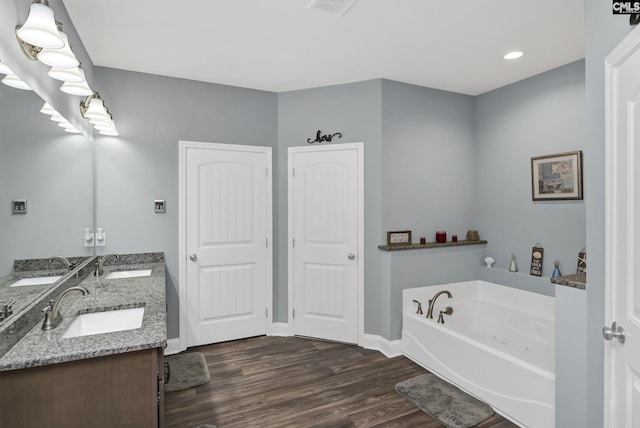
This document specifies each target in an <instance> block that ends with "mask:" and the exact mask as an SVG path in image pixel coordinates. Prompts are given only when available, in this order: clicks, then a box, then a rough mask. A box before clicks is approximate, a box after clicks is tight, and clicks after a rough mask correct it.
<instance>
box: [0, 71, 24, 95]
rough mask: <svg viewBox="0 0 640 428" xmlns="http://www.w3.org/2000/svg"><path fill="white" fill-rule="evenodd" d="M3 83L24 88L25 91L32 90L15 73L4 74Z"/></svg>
mask: <svg viewBox="0 0 640 428" xmlns="http://www.w3.org/2000/svg"><path fill="white" fill-rule="evenodd" d="M2 83H4V84H5V85H7V86H11V87H12V88H16V89H22V90H25V91H30V90H31V87H30V86H29V85H27V83H26V82H25V81H24V80H22V79H21V78H19V77H18V76H16V75H15V74H7V75H6V76H4V78H3V79H2Z"/></svg>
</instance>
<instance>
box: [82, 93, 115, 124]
mask: <svg viewBox="0 0 640 428" xmlns="http://www.w3.org/2000/svg"><path fill="white" fill-rule="evenodd" d="M84 117H85V118H87V119H93V120H94V121H95V120H100V119H111V117H110V115H109V113H108V112H107V109H105V107H104V102H103V101H102V99H101V98H97V97H94V98H91V101H89V106H88V107H87V111H86V112H85V113H84Z"/></svg>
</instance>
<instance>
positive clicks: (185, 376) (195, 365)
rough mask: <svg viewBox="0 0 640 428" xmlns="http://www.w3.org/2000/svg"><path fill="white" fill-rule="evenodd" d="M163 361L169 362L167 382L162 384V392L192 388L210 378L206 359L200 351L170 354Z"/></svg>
mask: <svg viewBox="0 0 640 428" xmlns="http://www.w3.org/2000/svg"><path fill="white" fill-rule="evenodd" d="M164 361H165V363H168V364H169V382H167V384H166V385H165V386H164V392H175V391H182V390H183V389H189V388H193V387H194V386H198V385H202V384H203V383H207V382H209V380H210V379H211V375H210V374H209V368H208V367H207V361H206V360H205V358H204V355H202V354H201V353H200V352H189V353H187V354H177V355H170V356H168V357H165V359H164Z"/></svg>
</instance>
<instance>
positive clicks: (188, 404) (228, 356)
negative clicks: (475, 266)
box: [165, 336, 516, 428]
mask: <svg viewBox="0 0 640 428" xmlns="http://www.w3.org/2000/svg"><path fill="white" fill-rule="evenodd" d="M196 351H197V352H202V353H203V354H204V355H205V357H206V359H207V364H208V366H209V372H210V373H211V381H210V382H209V383H207V384H205V385H201V386H199V387H196V388H191V389H189V390H186V391H178V392H173V393H169V394H165V424H166V426H167V427H168V428H171V427H192V426H197V425H200V424H212V425H216V426H217V427H218V428H225V427H242V428H247V427H261V428H267V427H296V428H297V427H304V428H307V427H402V428H411V427H423V428H438V427H441V426H442V425H440V423H438V422H437V421H435V420H434V419H432V418H431V417H429V416H428V415H427V414H426V413H424V412H422V411H421V410H419V409H418V408H417V407H415V406H413V405H412V404H411V403H409V402H408V401H406V400H405V399H404V398H402V397H400V396H399V395H398V394H397V393H396V392H395V389H394V387H395V385H396V383H398V382H400V381H403V380H405V379H409V378H411V377H413V376H417V375H419V374H422V373H426V370H424V369H423V368H422V367H420V366H418V365H417V364H415V363H413V362H412V361H411V360H409V359H407V358H405V357H396V358H391V359H389V358H387V357H385V356H384V355H383V354H381V353H380V352H377V351H370V350H366V349H363V348H360V347H357V346H353V345H345V344H341V343H332V342H324V341H320V340H314V339H305V338H299V337H265V336H262V337H255V338H250V339H244V340H238V341H233V342H225V343H218V344H213V345H207V346H200V347H194V348H190V349H189V350H188V352H196ZM515 426H516V425H514V424H512V423H511V422H509V421H508V420H505V419H504V418H503V417H501V416H499V415H497V414H496V415H494V416H492V417H491V418H489V419H488V420H486V421H484V422H483V423H481V424H480V425H478V428H512V427H515Z"/></svg>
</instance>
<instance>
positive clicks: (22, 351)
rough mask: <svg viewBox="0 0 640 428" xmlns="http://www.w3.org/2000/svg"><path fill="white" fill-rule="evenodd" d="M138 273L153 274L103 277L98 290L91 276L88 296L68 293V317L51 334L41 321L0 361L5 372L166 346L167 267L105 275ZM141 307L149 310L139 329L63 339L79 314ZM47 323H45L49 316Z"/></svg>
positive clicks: (141, 266)
mask: <svg viewBox="0 0 640 428" xmlns="http://www.w3.org/2000/svg"><path fill="white" fill-rule="evenodd" d="M133 269H136V270H137V269H151V275H150V276H146V277H136V278H122V279H104V278H103V279H102V283H103V287H102V288H100V287H99V286H98V284H97V282H96V278H95V277H94V276H92V275H89V276H88V277H87V278H86V279H84V280H83V281H82V282H81V283H80V285H81V286H83V287H85V288H87V289H88V290H89V294H88V295H86V296H81V294H80V293H79V292H78V293H76V292H72V293H70V294H68V295H67V296H66V297H65V299H64V301H63V302H62V303H61V305H60V314H61V315H62V317H63V319H62V322H61V323H60V325H58V326H57V327H56V328H54V329H52V330H42V322H38V323H37V324H36V325H35V326H34V327H33V328H32V329H31V330H30V331H29V332H28V333H27V334H26V335H25V336H24V337H23V338H22V339H21V340H20V341H19V342H18V343H17V344H16V345H15V346H14V347H13V348H11V349H10V350H9V351H8V352H7V353H6V354H5V355H4V356H2V358H0V371H7V370H16V369H22V368H28V367H37V366H43V365H48V364H56V363H62V362H67V361H75V360H81V359H85V358H95V357H101V356H106V355H113V354H120V353H124V352H132V351H138V350H142V349H150V348H157V347H164V346H165V345H166V341H167V334H166V298H165V265H164V263H141V264H131V265H121V264H120V265H110V266H108V265H107V264H105V274H104V275H107V274H108V273H109V272H112V271H121V270H133ZM141 306H144V308H145V310H144V317H143V320H142V327H140V328H139V329H135V330H126V331H119V332H112V333H103V334H96V335H91V336H84V337H73V338H66V339H63V338H62V334H63V333H64V332H65V330H66V329H67V327H68V326H69V324H70V323H71V322H72V321H73V319H74V318H75V316H76V315H77V314H80V313H86V312H99V311H104V310H113V309H127V308H134V307H141ZM42 319H43V320H44V315H43V316H42Z"/></svg>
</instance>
